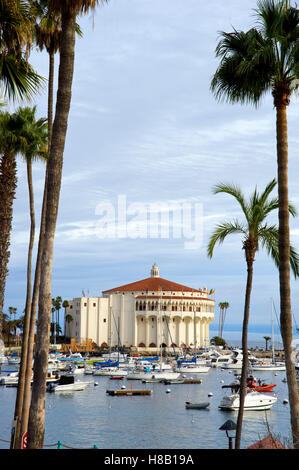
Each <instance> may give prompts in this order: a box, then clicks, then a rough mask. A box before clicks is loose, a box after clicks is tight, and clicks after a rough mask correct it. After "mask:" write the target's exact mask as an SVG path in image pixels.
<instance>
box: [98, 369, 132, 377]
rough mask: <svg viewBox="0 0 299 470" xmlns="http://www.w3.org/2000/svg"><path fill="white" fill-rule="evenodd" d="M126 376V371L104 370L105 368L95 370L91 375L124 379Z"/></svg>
mask: <svg viewBox="0 0 299 470" xmlns="http://www.w3.org/2000/svg"><path fill="white" fill-rule="evenodd" d="M127 374H128V372H127V371H126V370H119V369H116V370H105V367H104V368H103V369H101V370H95V371H94V372H93V375H103V376H122V377H125V376H126V375H127Z"/></svg>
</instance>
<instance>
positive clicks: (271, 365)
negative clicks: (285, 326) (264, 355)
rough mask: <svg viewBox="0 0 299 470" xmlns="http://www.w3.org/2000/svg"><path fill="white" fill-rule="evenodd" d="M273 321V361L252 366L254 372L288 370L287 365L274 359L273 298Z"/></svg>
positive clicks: (259, 362)
mask: <svg viewBox="0 0 299 470" xmlns="http://www.w3.org/2000/svg"><path fill="white" fill-rule="evenodd" d="M271 321H272V360H271V361H270V362H269V361H258V362H257V363H254V364H252V366H251V369H252V370H253V371H259V372H260V371H263V370H264V371H268V370H270V371H282V370H286V366H285V363H284V362H282V361H275V360H274V357H275V354H274V321H273V299H272V298H271Z"/></svg>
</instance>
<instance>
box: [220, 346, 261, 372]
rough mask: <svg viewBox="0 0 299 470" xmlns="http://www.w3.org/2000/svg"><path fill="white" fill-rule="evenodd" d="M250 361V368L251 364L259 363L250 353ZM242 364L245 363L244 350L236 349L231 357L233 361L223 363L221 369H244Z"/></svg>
mask: <svg viewBox="0 0 299 470" xmlns="http://www.w3.org/2000/svg"><path fill="white" fill-rule="evenodd" d="M248 360H249V363H250V367H251V363H252V362H253V361H257V358H256V357H255V356H253V355H252V354H251V353H248ZM242 363H243V351H242V349H234V350H233V353H232V355H231V361H228V362H227V363H223V364H222V365H221V367H222V368H223V369H242Z"/></svg>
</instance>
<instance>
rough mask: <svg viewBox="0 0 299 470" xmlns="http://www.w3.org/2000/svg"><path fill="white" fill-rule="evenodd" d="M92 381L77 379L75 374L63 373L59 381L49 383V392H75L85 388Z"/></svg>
mask: <svg viewBox="0 0 299 470" xmlns="http://www.w3.org/2000/svg"><path fill="white" fill-rule="evenodd" d="M89 383H90V382H83V381H80V380H76V381H75V377H74V376H73V375H62V376H61V377H60V379H59V381H58V382H51V383H49V384H47V391H48V392H74V391H80V390H84V389H85V388H86V387H87V386H88V385H89Z"/></svg>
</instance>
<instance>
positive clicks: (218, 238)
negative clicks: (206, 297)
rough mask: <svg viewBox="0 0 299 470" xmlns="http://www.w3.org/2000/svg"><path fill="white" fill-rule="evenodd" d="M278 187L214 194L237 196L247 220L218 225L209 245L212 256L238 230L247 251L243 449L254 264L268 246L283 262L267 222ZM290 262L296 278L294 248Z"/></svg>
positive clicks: (222, 188) (230, 188)
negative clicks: (259, 251) (217, 245)
mask: <svg viewBox="0 0 299 470" xmlns="http://www.w3.org/2000/svg"><path fill="white" fill-rule="evenodd" d="M275 186H276V180H275V179H274V180H272V181H271V182H270V183H269V184H268V185H267V186H266V188H265V190H264V191H263V192H262V194H259V193H258V192H257V189H255V191H254V193H253V194H252V196H251V198H250V199H249V201H248V202H247V201H246V200H245V197H244V195H243V193H242V191H241V189H240V188H239V187H237V186H235V185H226V184H218V185H216V186H215V188H214V190H213V192H214V194H218V193H225V194H228V195H230V196H233V197H234V198H235V199H236V201H237V202H238V203H239V205H240V207H241V209H242V212H243V215H244V219H245V220H244V221H238V220H234V221H232V222H223V223H221V224H219V225H217V226H216V229H215V230H214V232H213V233H212V235H211V237H210V241H209V244H208V256H209V257H210V258H211V257H212V256H213V252H214V248H215V245H216V244H217V243H219V244H221V243H223V242H224V240H225V239H226V237H227V236H228V235H231V234H236V233H237V234H240V235H241V236H242V238H243V240H242V248H243V250H244V253H245V259H246V264H247V283H246V295H245V305H244V317H243V328H242V349H243V363H242V372H241V387H240V406H239V413H238V421H237V431H236V444H235V447H236V448H237V449H239V448H240V441H241V431H242V420H243V410H244V400H245V395H246V379H247V370H248V348H247V336H248V322H249V311H250V296H251V288H252V277H253V263H254V260H255V255H256V253H257V251H258V250H259V248H260V247H264V248H266V250H267V252H268V254H269V255H270V256H271V257H272V258H273V260H274V262H275V263H276V265H277V266H278V265H279V252H278V247H279V234H278V229H277V227H276V226H275V225H269V224H268V223H267V221H266V219H267V217H268V215H269V214H270V213H271V212H273V210H276V209H277V208H278V205H279V203H278V200H277V198H274V199H269V196H270V194H271V192H272V191H273V189H274V188H275ZM289 211H290V213H291V214H292V215H293V216H295V215H296V211H295V209H294V207H293V206H292V205H289ZM289 263H291V267H292V270H293V273H294V275H295V277H297V276H298V274H299V256H298V255H297V253H296V251H295V250H294V249H293V248H292V247H291V250H290V256H289Z"/></svg>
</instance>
